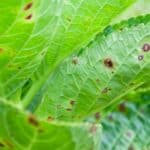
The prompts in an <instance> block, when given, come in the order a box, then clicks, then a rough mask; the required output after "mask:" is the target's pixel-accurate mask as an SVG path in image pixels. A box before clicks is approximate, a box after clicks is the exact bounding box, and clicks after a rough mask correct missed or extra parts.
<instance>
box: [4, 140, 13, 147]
mask: <svg viewBox="0 0 150 150" xmlns="http://www.w3.org/2000/svg"><path fill="white" fill-rule="evenodd" d="M3 142H4V143H5V145H6V146H7V147H9V148H10V149H13V148H14V145H13V143H11V142H10V141H9V140H6V139H5V140H4V141H3Z"/></svg>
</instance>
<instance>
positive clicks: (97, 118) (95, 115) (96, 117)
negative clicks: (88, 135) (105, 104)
mask: <svg viewBox="0 0 150 150" xmlns="http://www.w3.org/2000/svg"><path fill="white" fill-rule="evenodd" d="M94 117H95V119H96V120H100V118H101V115H100V113H99V112H96V113H95V114H94Z"/></svg>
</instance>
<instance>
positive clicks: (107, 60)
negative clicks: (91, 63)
mask: <svg viewBox="0 0 150 150" xmlns="http://www.w3.org/2000/svg"><path fill="white" fill-rule="evenodd" d="M104 65H105V66H106V67H108V68H113V61H112V60H111V59H110V58H106V59H105V60H104Z"/></svg>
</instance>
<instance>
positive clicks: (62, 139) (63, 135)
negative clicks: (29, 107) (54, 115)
mask: <svg viewBox="0 0 150 150" xmlns="http://www.w3.org/2000/svg"><path fill="white" fill-rule="evenodd" d="M100 136H101V127H100V125H94V124H88V123H83V124H82V123H65V122H53V121H52V120H51V118H50V117H49V118H47V119H46V120H37V119H36V118H35V116H33V115H31V114H28V113H25V112H24V111H23V110H22V109H21V108H20V107H19V106H16V105H14V104H11V103H8V102H7V101H6V100H2V99H0V149H1V150H10V149H13V150H42V149H55V150H60V149H61V150H69V149H71V150H81V149H82V150H91V149H94V150H98V149H99V145H100V143H99V140H100ZM87 143H88V144H87Z"/></svg>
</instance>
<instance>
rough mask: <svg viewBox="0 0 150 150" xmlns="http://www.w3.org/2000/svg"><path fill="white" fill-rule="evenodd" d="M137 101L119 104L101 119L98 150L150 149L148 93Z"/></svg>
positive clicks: (149, 96)
mask: <svg viewBox="0 0 150 150" xmlns="http://www.w3.org/2000/svg"><path fill="white" fill-rule="evenodd" d="M137 97H139V96H137ZM132 100H133V99H132ZM139 100H140V102H137V100H136V99H135V100H134V101H135V102H134V103H133V102H124V103H121V104H120V105H119V106H117V108H116V109H115V110H114V111H113V112H111V113H109V115H108V116H107V117H106V118H105V119H103V121H102V125H103V134H102V143H101V148H100V150H106V149H107V150H149V149H150V136H149V135H150V105H149V104H150V103H149V102H150V101H149V100H150V92H149V93H148V92H147V94H144V93H143V94H142V95H141V96H140V99H139V98H138V101H139Z"/></svg>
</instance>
